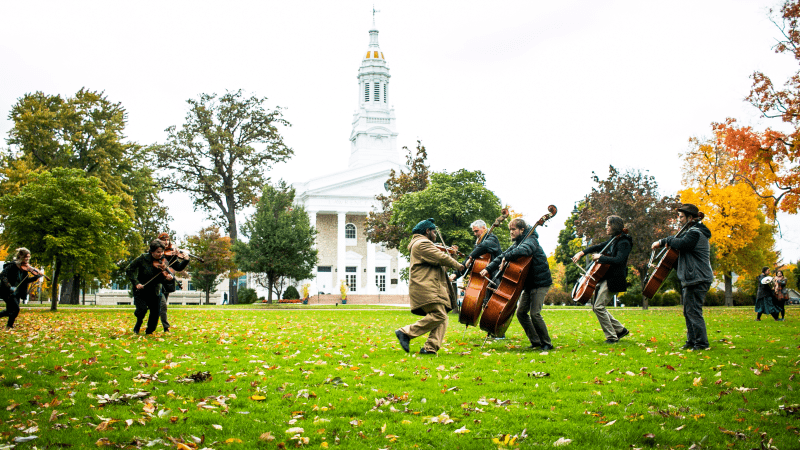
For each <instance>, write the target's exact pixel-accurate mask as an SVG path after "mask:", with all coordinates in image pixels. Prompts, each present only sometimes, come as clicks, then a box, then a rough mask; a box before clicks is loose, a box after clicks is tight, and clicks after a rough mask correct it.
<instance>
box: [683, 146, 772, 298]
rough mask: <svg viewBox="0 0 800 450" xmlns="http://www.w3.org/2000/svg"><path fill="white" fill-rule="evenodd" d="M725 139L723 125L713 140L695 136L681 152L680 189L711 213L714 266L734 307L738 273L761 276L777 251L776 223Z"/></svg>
mask: <svg viewBox="0 0 800 450" xmlns="http://www.w3.org/2000/svg"><path fill="white" fill-rule="evenodd" d="M725 141H726V140H725V133H723V132H721V131H719V130H718V131H717V132H716V133H715V137H714V138H713V139H709V140H700V139H698V138H692V139H690V143H691V147H690V149H689V151H687V152H686V153H684V154H683V155H682V157H683V168H682V171H683V186H684V189H683V190H682V191H680V192H679V194H680V197H681V200H682V201H683V202H684V203H692V204H694V205H696V206H697V207H698V208H699V209H700V211H702V212H703V213H705V215H706V218H705V220H704V221H703V223H704V224H705V225H706V226H707V227H708V228H709V230H711V239H710V242H711V244H712V247H713V249H714V250H713V251H714V255H715V258H714V259H715V269H716V271H717V273H720V274H722V277H723V279H724V281H725V305H726V306H733V285H732V281H733V273H736V274H738V275H740V276H742V275H750V276H752V275H757V274H758V273H759V272H760V271H761V267H762V266H764V265H772V264H773V263H774V262H775V261H776V259H777V255H776V253H775V250H774V248H773V247H774V245H775V238H774V236H773V235H774V231H775V227H774V225H772V224H769V223H767V220H766V217H765V214H764V211H765V210H767V209H768V207H769V206H770V202H768V201H766V200H764V199H762V198H760V197H759V196H758V195H757V194H756V193H755V192H754V191H753V190H752V189H751V187H750V186H749V185H748V184H747V183H746V182H744V181H743V178H742V176H741V174H742V172H741V166H742V165H741V164H739V160H738V159H737V155H736V153H735V152H729V151H728V150H727V148H726V147H725Z"/></svg>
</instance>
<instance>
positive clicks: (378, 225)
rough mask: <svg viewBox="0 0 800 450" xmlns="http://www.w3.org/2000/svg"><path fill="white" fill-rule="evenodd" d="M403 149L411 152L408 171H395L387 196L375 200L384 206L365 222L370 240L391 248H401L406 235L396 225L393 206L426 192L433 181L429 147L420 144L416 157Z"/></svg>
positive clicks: (388, 184) (387, 189)
mask: <svg viewBox="0 0 800 450" xmlns="http://www.w3.org/2000/svg"><path fill="white" fill-rule="evenodd" d="M403 149H404V150H405V151H406V152H408V155H406V166H407V167H408V172H405V171H400V173H399V174H398V173H397V172H395V171H394V169H392V171H391V172H390V174H389V179H388V180H386V184H385V185H384V186H385V187H386V191H387V193H386V194H380V195H377V196H376V197H375V199H376V200H378V201H379V202H380V203H381V210H380V211H372V212H370V213H369V214H367V218H366V220H365V221H364V230H365V233H366V235H367V240H368V241H370V242H374V243H376V244H384V245H385V246H386V247H387V248H398V247H399V246H400V241H402V240H403V238H404V237H405V234H406V233H405V230H404V229H403V228H402V227H401V226H399V225H398V224H396V223H394V222H392V211H393V205H394V204H395V203H396V202H397V201H398V200H400V199H401V198H403V196H404V195H406V194H409V193H411V192H420V191H423V190H425V188H427V187H428V182H429V180H428V177H429V175H430V168H429V167H428V165H427V159H428V153H427V151H426V150H425V146H423V145H422V143H421V142H420V141H417V154H416V156H414V155H413V154H412V153H411V150H409V149H408V147H403Z"/></svg>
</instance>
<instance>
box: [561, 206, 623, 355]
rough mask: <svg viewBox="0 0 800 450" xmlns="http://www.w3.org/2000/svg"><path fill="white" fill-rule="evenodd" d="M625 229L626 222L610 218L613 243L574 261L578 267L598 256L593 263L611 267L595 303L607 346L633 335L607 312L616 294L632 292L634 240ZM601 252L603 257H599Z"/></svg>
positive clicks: (600, 283) (596, 247)
mask: <svg viewBox="0 0 800 450" xmlns="http://www.w3.org/2000/svg"><path fill="white" fill-rule="evenodd" d="M624 228H625V222H624V221H623V220H622V218H621V217H619V216H608V217H607V218H606V234H607V235H608V236H611V239H609V240H608V241H605V242H603V243H600V244H597V245H593V246H591V247H587V248H586V250H584V251H582V252H578V253H576V254H575V256H573V257H572V261H573V262H574V263H575V264H577V263H578V261H579V260H580V259H581V258H583V255H588V254H590V253H594V254H593V255H592V259H593V260H594V261H595V264H608V265H609V268H608V270H607V271H606V273H605V275H603V276H602V277H601V278H600V279H599V280H597V287H596V288H595V291H594V298H593V301H592V311H594V314H595V315H596V316H597V321H598V322H600V328H602V329H603V334H605V336H606V344H616V343H617V342H619V340H620V339H622V338H624V337H625V336H627V335H628V334H629V333H630V332H629V331H628V329H627V328H625V327H624V326H623V325H622V324H621V323H620V322H619V320H617V319H615V318H614V316H612V315H611V313H610V312H608V310H607V309H606V305H608V302H609V301H611V296H612V292H613V293H614V294H616V293H619V292H625V291H626V290H627V289H628V282H627V281H626V279H625V278H626V276H627V275H628V255H629V254H630V253H631V248H633V239H632V238H631V237H630V235H628V234H627V233H625V232H624ZM606 246H608V248H606ZM603 250H604V251H603ZM600 251H603V253H598V252H600Z"/></svg>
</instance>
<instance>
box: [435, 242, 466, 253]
mask: <svg viewBox="0 0 800 450" xmlns="http://www.w3.org/2000/svg"><path fill="white" fill-rule="evenodd" d="M433 246H434V247H436V248H437V249H439V250H440V251H442V252H444V253H447V254H448V255H453V256H464V254H463V253H461V252H460V251H458V247H448V246H446V245H444V244H437V243H435V242H434V243H433Z"/></svg>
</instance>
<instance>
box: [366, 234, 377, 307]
mask: <svg viewBox="0 0 800 450" xmlns="http://www.w3.org/2000/svg"><path fill="white" fill-rule="evenodd" d="M367 294H371V295H376V294H378V287H377V286H375V244H374V243H373V242H369V241H368V242H367Z"/></svg>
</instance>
